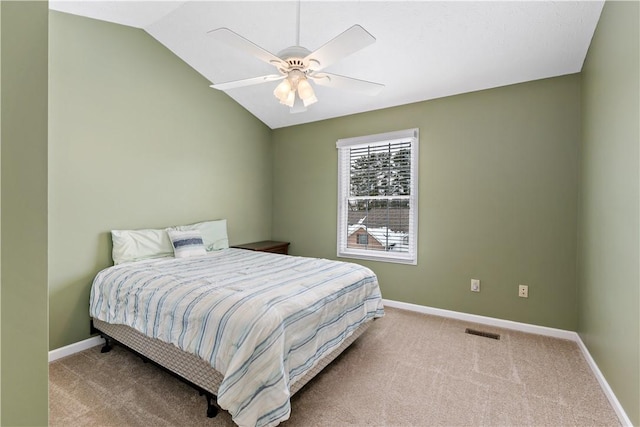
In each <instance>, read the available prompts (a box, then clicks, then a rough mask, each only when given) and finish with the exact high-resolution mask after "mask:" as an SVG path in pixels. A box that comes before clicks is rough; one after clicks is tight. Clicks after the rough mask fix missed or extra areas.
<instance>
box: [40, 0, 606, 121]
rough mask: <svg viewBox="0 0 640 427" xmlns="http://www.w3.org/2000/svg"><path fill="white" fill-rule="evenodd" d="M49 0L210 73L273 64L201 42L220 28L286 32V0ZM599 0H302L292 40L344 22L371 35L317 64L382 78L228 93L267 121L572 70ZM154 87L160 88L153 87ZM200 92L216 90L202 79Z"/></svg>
mask: <svg viewBox="0 0 640 427" xmlns="http://www.w3.org/2000/svg"><path fill="white" fill-rule="evenodd" d="M49 4H50V8H51V9H54V10H58V11H62V12H68V13H72V14H76V15H82V16H87V17H91V18H96V19H101V20H105V21H111V22H116V23H120V24H124V25H129V26H133V27H138V28H142V29H144V30H145V31H147V32H148V33H149V34H150V35H151V36H153V37H154V38H156V39H157V40H158V41H159V42H160V43H162V44H163V45H165V46H166V47H167V48H169V49H170V50H171V51H173V52H174V53H175V54H176V55H177V56H178V57H180V58H182V60H184V61H185V62H186V63H187V64H189V65H190V66H191V67H193V68H194V69H195V70H197V71H198V72H199V73H200V74H202V75H203V76H204V77H206V78H207V79H208V80H209V81H211V82H212V83H221V82H226V81H230V80H236V79H244V78H250V77H256V76H262V75H265V74H273V73H274V71H275V69H274V68H273V67H271V66H270V65H267V64H266V63H264V62H261V61H259V60H258V59H256V58H254V57H252V56H250V55H247V54H245V53H243V52H238V51H236V50H234V49H233V48H231V47H228V46H226V45H224V44H221V43H220V42H218V41H215V40H212V38H211V37H209V36H207V31H209V30H212V29H214V28H219V27H228V28H230V29H232V30H233V31H235V32H237V33H239V34H240V35H242V36H243V37H245V38H247V39H249V40H251V41H253V42H254V43H256V44H257V45H259V46H261V47H263V48H264V49H266V50H268V51H270V52H272V53H274V54H277V53H278V52H279V51H281V50H282V49H284V48H286V47H288V46H291V45H294V44H295V41H296V20H297V4H298V3H297V1H254V2H247V1H180V2H174V1H96V0H91V1H88V0H85V1H56V0H52V1H50V3H49ZM603 4H604V2H603V1H498V2H485V1H470V2H463V1H310V0H302V1H301V4H300V44H301V45H302V46H304V47H306V48H307V49H309V50H311V51H313V50H315V49H317V48H318V47H320V46H322V45H323V44H324V43H326V42H327V41H329V40H331V39H332V38H334V37H335V36H337V35H338V34H340V33H341V32H343V31H344V30H346V29H347V28H349V27H351V26H352V25H354V24H360V25H361V26H362V27H364V28H365V29H366V30H367V31H368V32H369V33H371V34H372V35H373V36H374V37H375V38H376V42H375V43H374V44H372V45H370V46H368V47H366V48H364V49H363V50H361V51H359V52H356V53H354V54H353V55H351V56H348V57H347V58H345V59H343V60H341V61H340V62H338V63H336V64H334V65H332V66H330V67H328V68H327V69H326V71H327V72H331V73H335V74H341V75H345V76H349V77H354V78H357V79H362V80H370V81H374V82H378V83H383V84H384V85H385V86H386V87H385V88H384V89H383V90H382V92H381V93H380V94H379V95H377V96H374V97H371V96H368V95H363V94H359V93H355V92H348V91H343V90H338V89H333V88H327V87H320V86H317V85H316V86H315V87H314V88H315V90H316V95H317V97H318V100H319V101H318V102H317V103H316V104H313V105H311V106H310V107H309V108H308V109H307V111H306V112H304V113H298V114H291V113H289V108H288V107H286V106H283V105H280V104H279V103H278V100H277V99H276V98H275V97H274V96H273V89H274V88H275V86H276V85H277V84H278V82H269V83H264V84H261V85H257V86H250V87H245V88H237V89H232V90H229V91H227V94H228V95H229V96H230V97H232V98H233V99H234V100H236V101H237V102H238V103H239V104H241V105H242V106H243V107H245V108H246V109H247V110H248V111H250V112H251V113H252V114H253V115H255V116H256V117H257V118H258V119H260V120H261V121H263V122H264V123H265V124H267V125H268V126H269V127H270V128H272V129H275V128H280V127H285V126H291V125H295V124H300V123H308V122H313V121H317V120H323V119H327V118H332V117H339V116H344V115H349V114H354V113H359V112H364V111H370V110H377V109H380V108H386V107H391V106H395V105H401V104H407V103H412V102H418V101H424V100H428V99H434V98H440V97H444V96H449V95H454V94H459V93H464V92H472V91H477V90H482V89H488V88H493V87H499V86H505V85H509V84H514V83H520V82H524V81H530V80H537V79H542V78H547V77H554V76H561V75H565V74H571V73H576V72H579V71H580V70H581V69H582V64H583V62H584V58H585V56H586V53H587V49H588V47H589V44H590V42H591V38H592V36H593V33H594V30H595V27H596V24H597V22H598V19H599V17H600V12H601V11H602V7H603ZM159 90H161V89H159ZM203 90H211V91H213V90H215V89H210V88H208V87H205V88H203Z"/></svg>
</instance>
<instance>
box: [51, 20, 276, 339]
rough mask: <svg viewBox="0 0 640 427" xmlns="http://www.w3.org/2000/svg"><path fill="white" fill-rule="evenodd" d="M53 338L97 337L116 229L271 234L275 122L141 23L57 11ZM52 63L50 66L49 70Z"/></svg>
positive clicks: (245, 237)
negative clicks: (93, 295) (217, 85)
mask: <svg viewBox="0 0 640 427" xmlns="http://www.w3.org/2000/svg"><path fill="white" fill-rule="evenodd" d="M49 25H50V36H49V41H50V43H49V49H50V63H49V73H50V92H49V95H50V102H49V122H50V127H49V239H50V240H49V265H50V268H49V292H50V295H49V300H50V317H49V319H50V322H49V323H50V324H49V328H50V336H49V347H50V348H51V349H54V348H58V347H61V346H64V345H67V344H71V343H75V342H77V341H81V340H83V339H85V338H87V337H88V336H89V315H88V301H89V290H90V286H91V281H92V279H93V277H94V276H95V274H96V272H97V271H98V270H100V269H102V268H104V267H107V266H108V265H110V264H111V252H110V251H111V243H110V242H111V240H110V239H111V238H110V234H109V230H111V229H119V228H160V227H166V226H171V225H175V224H187V223H191V222H196V221H202V220H207V219H216V218H227V219H228V231H229V238H230V241H231V242H232V243H243V242H247V241H253V240H259V239H268V238H270V237H271V199H272V190H271V163H270V150H271V147H270V138H271V131H270V129H269V128H268V127H266V126H265V125H264V124H262V123H261V122H260V121H258V120H257V119H256V118H255V117H253V116H252V115H251V114H249V113H248V112H247V111H246V110H244V109H243V108H242V107H240V106H239V105H238V104H237V103H236V102H234V101H233V100H232V99H231V98H229V97H228V96H226V95H225V94H223V93H222V92H219V91H215V90H212V89H210V88H209V87H208V86H209V84H210V83H209V82H208V81H207V80H206V79H204V78H203V77H202V76H201V75H199V74H198V73H196V72H195V71H194V70H193V69H192V68H190V67H189V66H188V65H187V64H185V63H184V62H182V61H181V60H180V59H178V58H177V57H176V56H175V55H174V54H172V53H171V52H170V51H169V50H167V49H166V48H164V47H163V46H162V45H160V44H159V43H158V42H157V41H155V40H154V39H153V38H152V37H151V36H149V35H148V34H147V33H145V32H144V31H142V30H139V29H134V28H130V27H125V26H120V25H116V24H111V23H106V22H101V21H97V20H92V19H87V18H82V17H77V16H73V15H68V14H63V13H57V12H51V14H50V23H49ZM45 69H46V67H45Z"/></svg>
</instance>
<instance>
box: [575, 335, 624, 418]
mask: <svg viewBox="0 0 640 427" xmlns="http://www.w3.org/2000/svg"><path fill="white" fill-rule="evenodd" d="M576 335H577V339H576V343H577V344H578V347H580V350H582V354H583V356H584V358H585V359H586V360H587V364H588V365H589V367H590V368H591V371H592V372H593V374H594V375H595V376H596V379H597V380H598V382H599V383H600V387H601V388H602V391H603V393H604V394H605V396H607V399H609V403H610V404H611V406H612V407H613V410H614V411H616V414H617V415H618V419H619V420H620V424H622V425H623V426H633V423H632V422H631V420H630V419H629V417H628V416H627V413H626V412H625V411H624V409H623V408H622V405H621V404H620V401H618V398H617V397H616V395H615V394H614V393H613V390H611V387H610V386H609V383H608V382H607V380H606V379H605V378H604V375H602V372H600V368H598V365H597V364H596V361H595V360H593V357H591V353H589V350H588V349H587V346H586V345H585V344H584V342H582V338H580V335H578V334H576Z"/></svg>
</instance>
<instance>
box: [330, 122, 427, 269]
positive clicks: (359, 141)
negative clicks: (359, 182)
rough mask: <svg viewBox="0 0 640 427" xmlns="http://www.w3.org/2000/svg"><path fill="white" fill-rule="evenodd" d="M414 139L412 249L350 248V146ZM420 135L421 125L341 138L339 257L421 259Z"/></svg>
mask: <svg viewBox="0 0 640 427" xmlns="http://www.w3.org/2000/svg"><path fill="white" fill-rule="evenodd" d="M400 141H403V142H407V141H410V142H411V184H410V195H409V197H408V198H409V209H410V210H409V251H408V252H394V251H375V250H367V249H357V248H348V247H347V239H348V237H349V236H348V235H347V234H348V226H349V224H348V214H349V213H348V199H349V197H350V179H351V165H350V149H351V148H357V147H363V146H368V145H378V144H388V143H393V142H400ZM419 142H420V138H419V132H418V128H414V129H405V130H400V131H395V132H387V133H381V134H377V135H367V136H359V137H355V138H345V139H339V140H338V141H337V142H336V148H337V149H338V233H337V234H338V247H337V253H338V257H340V258H356V259H365V260H371V261H385V262H395V263H401V264H413V265H416V264H417V263H418V169H419V168H418V159H419V158H420V157H419V155H418V146H419Z"/></svg>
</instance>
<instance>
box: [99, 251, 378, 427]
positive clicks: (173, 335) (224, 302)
mask: <svg viewBox="0 0 640 427" xmlns="http://www.w3.org/2000/svg"><path fill="white" fill-rule="evenodd" d="M90 314H91V316H92V317H94V318H98V319H100V320H103V321H105V322H109V323H115V324H124V325H127V326H130V327H132V328H135V329H136V330H138V331H139V332H141V333H143V334H145V335H147V336H150V337H153V338H158V339H160V340H162V341H165V342H169V343H172V344H174V345H176V346H177V347H178V348H180V349H182V350H184V351H186V352H189V353H192V354H195V355H197V356H199V357H201V358H203V359H205V360H206V361H208V362H209V363H210V364H211V366H212V367H213V368H215V369H216V370H218V371H219V372H221V373H222V374H223V376H224V379H223V381H222V383H221V385H220V388H219V390H218V404H219V405H220V407H221V408H223V409H226V410H228V411H229V413H230V414H231V415H232V417H233V420H234V422H235V423H236V424H238V425H240V426H273V425H277V424H279V423H280V422H281V421H284V420H286V419H288V418H289V413H290V404H289V396H290V394H289V387H290V386H291V385H292V384H294V383H295V382H296V381H297V380H298V379H299V378H301V377H302V376H304V374H305V373H306V372H307V371H309V370H310V369H312V368H313V366H314V365H315V364H316V362H317V361H318V360H319V359H321V358H322V357H323V356H324V355H325V354H328V353H330V352H331V351H332V350H333V349H334V348H336V347H338V346H339V345H340V343H341V342H342V341H343V340H344V339H345V338H347V337H348V336H349V335H351V333H352V332H353V331H354V330H355V329H357V328H358V326H360V325H361V324H362V323H364V322H366V321H368V320H370V319H372V318H376V317H381V316H383V315H384V309H383V306H382V300H381V296H380V289H379V287H378V281H377V278H376V276H375V274H374V273H373V272H372V271H371V270H369V269H368V268H366V267H362V266H360V265H357V264H352V263H345V262H338V261H329V260H325V259H316V258H303V257H293V256H284V255H277V254H270V253H264V252H253V251H247V250H242V249H223V250H219V251H214V252H210V253H208V254H207V255H203V256H198V257H192V258H161V259H154V260H147V261H140V262H135V263H127V264H120V265H116V266H113V267H109V268H107V269H105V270H103V271H101V272H100V273H98V275H97V276H96V278H95V280H94V282H93V286H92V289H91V301H90Z"/></svg>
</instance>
